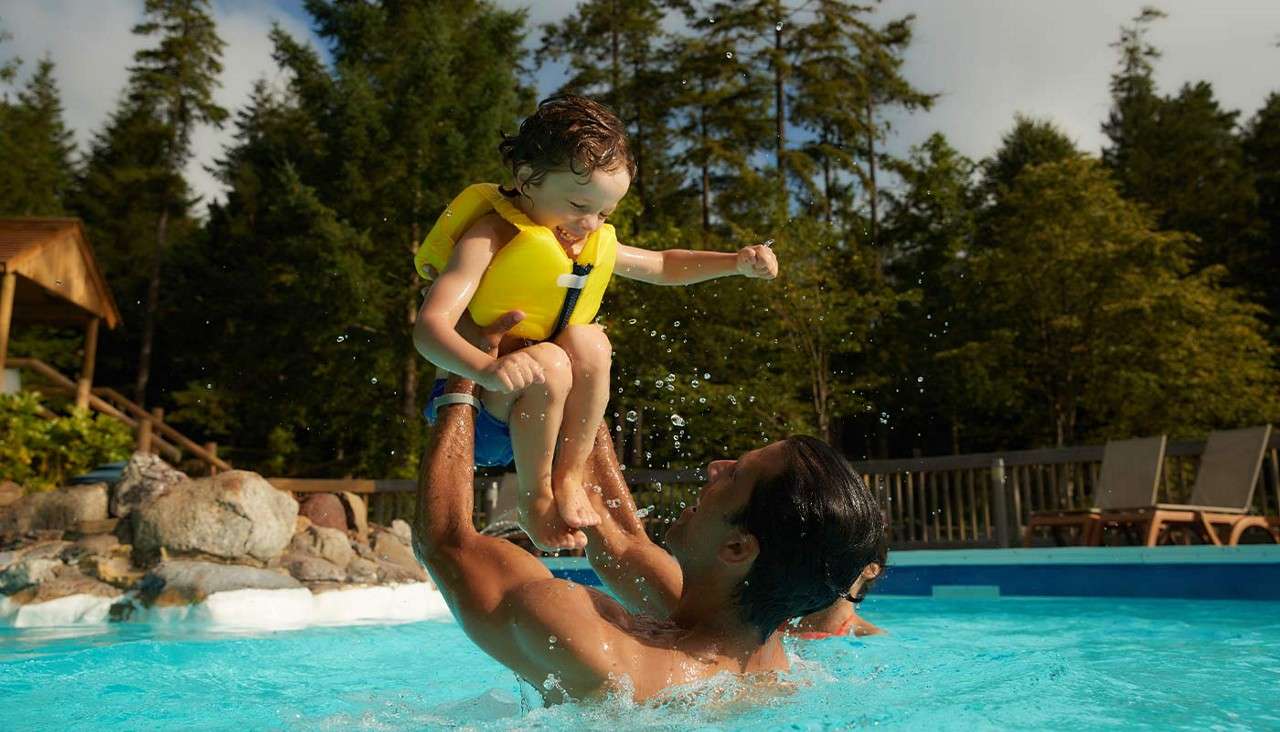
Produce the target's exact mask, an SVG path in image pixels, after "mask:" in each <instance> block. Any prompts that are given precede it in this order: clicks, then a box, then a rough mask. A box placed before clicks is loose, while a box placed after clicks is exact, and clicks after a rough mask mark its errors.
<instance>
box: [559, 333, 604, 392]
mask: <svg viewBox="0 0 1280 732" xmlns="http://www.w3.org/2000/svg"><path fill="white" fill-rule="evenodd" d="M556 343H558V344H560V346H561V348H563V349H564V351H565V352H566V353H567V354H568V355H569V361H570V363H571V364H572V368H573V375H574V377H575V378H579V379H582V378H596V377H599V376H603V377H604V378H608V375H609V368H610V366H611V365H612V363H613V344H611V343H609V336H607V335H605V333H604V328H601V327H600V326H598V325H594V324H593V325H571V326H569V327H568V328H565V329H564V332H563V333H561V334H560V336H559V337H558V338H556Z"/></svg>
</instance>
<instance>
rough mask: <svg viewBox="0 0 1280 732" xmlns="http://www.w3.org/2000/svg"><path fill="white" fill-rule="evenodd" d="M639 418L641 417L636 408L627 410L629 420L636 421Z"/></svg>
mask: <svg viewBox="0 0 1280 732" xmlns="http://www.w3.org/2000/svg"><path fill="white" fill-rule="evenodd" d="M639 418H640V415H638V414H636V410H634V409H632V410H631V411H629V412H627V421H628V422H634V421H636V420H637V419H639Z"/></svg>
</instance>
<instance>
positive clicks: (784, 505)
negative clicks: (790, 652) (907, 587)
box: [667, 437, 884, 639]
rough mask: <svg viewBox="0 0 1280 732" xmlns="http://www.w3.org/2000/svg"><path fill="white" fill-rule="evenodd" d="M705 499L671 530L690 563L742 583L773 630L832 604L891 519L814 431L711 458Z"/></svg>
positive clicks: (761, 620) (743, 593) (683, 560)
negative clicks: (733, 455)
mask: <svg viewBox="0 0 1280 732" xmlns="http://www.w3.org/2000/svg"><path fill="white" fill-rule="evenodd" d="M707 472H708V482H707V485H706V487H705V488H703V490H702V494H701V495H700V496H699V499H698V503H697V504H696V505H695V506H691V507H689V508H687V509H686V510H685V512H684V513H682V514H681V515H680V518H679V519H677V520H676V522H675V523H674V524H673V525H672V527H671V529H670V531H668V532H667V544H668V546H669V547H670V548H671V551H672V553H673V554H674V555H675V557H676V559H677V560H679V562H680V566H681V568H682V569H683V570H684V572H685V577H686V589H688V588H690V587H692V586H693V585H695V584H697V583H700V582H711V583H725V584H726V585H727V586H730V587H733V588H734V589H733V594H734V602H735V604H736V609H737V611H738V613H739V615H740V616H741V618H742V620H743V622H745V623H747V624H749V625H751V626H752V627H754V628H755V629H756V630H757V631H758V632H759V633H760V636H761V638H762V639H763V638H767V637H768V636H769V634H770V633H772V632H773V631H774V630H775V629H776V628H777V627H778V626H779V625H780V624H781V623H783V622H784V621H786V620H789V619H791V618H794V617H799V616H801V615H806V614H808V613H811V612H814V611H816V610H820V609H822V608H824V607H827V606H828V605H830V604H831V603H832V602H833V601H834V600H835V599H836V598H838V597H840V596H842V595H844V594H845V593H846V592H848V590H849V587H850V586H851V585H852V584H853V582H854V580H855V579H857V578H858V576H859V574H860V573H861V572H862V569H863V568H864V567H865V566H866V565H867V564H869V563H871V562H873V561H875V560H876V559H877V548H878V546H879V545H880V542H882V541H883V536H884V524H883V517H882V516H881V513H880V509H879V507H878V506H877V505H876V501H875V498H874V497H873V496H872V495H871V492H870V491H869V490H867V487H866V485H865V484H863V482H862V479H861V478H860V477H859V476H858V475H857V473H855V472H854V471H853V468H852V467H850V465H849V463H848V462H847V461H845V459H844V458H842V457H841V456H840V455H839V453H837V452H836V451H835V450H834V449H832V448H831V446H829V445H827V444H826V443H825V442H822V441H821V440H818V439H815V438H813V437H792V438H789V439H787V440H784V441H782V442H777V443H774V444H772V445H769V446H767V447H764V448H761V449H759V450H753V451H752V452H749V453H747V454H745V455H743V456H742V457H741V458H739V459H738V460H719V461H716V462H713V463H711V464H710V465H709V466H708V467H707Z"/></svg>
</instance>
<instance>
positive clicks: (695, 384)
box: [689, 379, 702, 389]
mask: <svg viewBox="0 0 1280 732" xmlns="http://www.w3.org/2000/svg"><path fill="white" fill-rule="evenodd" d="M689 386H692V387H693V388H695V389H697V388H698V387H699V386H702V382H701V381H698V380H697V379H694V380H693V381H690V382H689Z"/></svg>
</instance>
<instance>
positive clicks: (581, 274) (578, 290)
mask: <svg viewBox="0 0 1280 732" xmlns="http://www.w3.org/2000/svg"><path fill="white" fill-rule="evenodd" d="M593 266H594V265H591V264H578V263H577V262H574V263H573V274H572V275H560V278H559V279H557V280H556V284H558V285H561V286H563V287H565V288H567V289H566V290H565V293H564V305H562V306H560V315H559V316H558V317H557V318H556V327H555V328H552V329H551V335H549V336H547V340H549V341H550V340H555V337H556V336H558V335H560V331H562V330H564V329H565V326H567V325H569V318H571V317H573V309H574V308H575V307H576V306H577V305H578V298H579V297H582V289H583V288H584V287H586V286H587V275H589V274H591V268H592V267H593Z"/></svg>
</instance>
